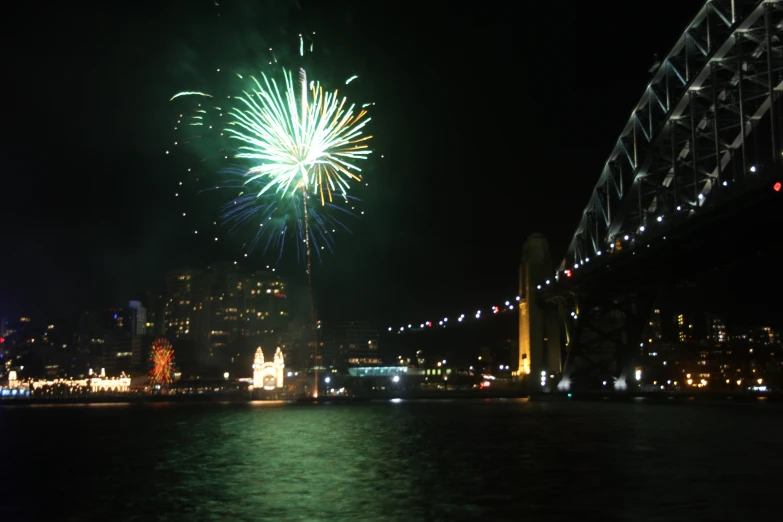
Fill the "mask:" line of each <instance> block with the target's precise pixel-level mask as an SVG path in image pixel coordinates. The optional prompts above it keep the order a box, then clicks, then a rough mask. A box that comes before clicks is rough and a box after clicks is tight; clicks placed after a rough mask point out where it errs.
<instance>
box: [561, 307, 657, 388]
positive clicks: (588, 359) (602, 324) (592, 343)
mask: <svg viewBox="0 0 783 522" xmlns="http://www.w3.org/2000/svg"><path fill="white" fill-rule="evenodd" d="M653 301H654V297H653V295H646V294H620V293H617V294H610V293H596V294H593V295H590V294H588V295H582V296H573V298H572V299H571V300H569V301H566V302H563V303H562V306H561V312H562V318H563V322H564V323H565V327H566V331H567V333H566V337H567V343H566V350H567V356H566V362H565V365H564V369H563V377H562V379H561V381H560V383H559V385H558V388H559V389H560V390H562V391H567V390H570V389H606V390H612V389H613V390H615V391H625V390H627V389H628V388H629V387H630V386H633V384H634V382H635V375H634V374H635V372H634V366H633V360H634V356H635V355H636V354H638V353H639V350H640V343H641V340H642V332H643V330H644V326H645V324H646V321H647V319H648V318H649V316H650V312H651V310H652V305H653Z"/></svg>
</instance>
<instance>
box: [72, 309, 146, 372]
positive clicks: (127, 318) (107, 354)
mask: <svg viewBox="0 0 783 522" xmlns="http://www.w3.org/2000/svg"><path fill="white" fill-rule="evenodd" d="M133 306H134V302H133V301H131V303H130V306H129V307H128V308H108V309H104V310H88V311H86V312H84V313H83V314H82V318H81V321H80V324H79V330H78V332H77V350H78V352H79V353H80V354H81V355H82V356H83V357H84V358H85V360H86V362H87V365H88V366H89V367H90V368H93V369H94V370H95V371H96V372H97V371H101V370H102V369H103V370H105V372H106V373H107V374H108V375H120V374H121V373H122V372H125V373H127V374H130V373H132V372H134V371H135V370H137V369H138V368H137V367H138V361H135V360H134V359H137V358H138V354H139V353H140V352H141V346H142V335H140V334H138V333H137V332H138V331H139V330H138V329H139V325H138V321H137V319H138V318H139V315H140V314H142V312H141V311H140V310H139V309H138V308H134V307H133ZM141 310H142V311H143V307H142V309H141ZM142 315H143V314H142ZM142 326H143V323H142Z"/></svg>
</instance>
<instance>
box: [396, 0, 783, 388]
mask: <svg viewBox="0 0 783 522" xmlns="http://www.w3.org/2000/svg"><path fill="white" fill-rule="evenodd" d="M781 98H783V0H709V1H707V2H705V3H704V5H703V6H702V7H701V9H700V10H699V11H698V13H697V14H696V16H695V17H694V19H693V20H692V21H691V22H690V23H689V24H688V26H687V27H686V28H685V31H684V32H683V33H682V36H681V37H680V38H679V39H678V40H677V42H676V43H675V44H674V47H673V48H672V50H671V52H670V53H669V54H668V55H667V56H666V57H665V58H664V59H662V60H661V61H660V63H659V64H657V69H656V70H655V71H654V73H653V77H652V79H651V81H650V83H649V84H648V85H647V87H646V88H645V90H644V92H643V93H642V96H641V99H640V100H639V103H638V104H637V105H636V106H635V107H634V108H633V110H632V111H631V115H630V117H629V119H628V121H627V123H626V125H625V126H624V128H623V129H622V131H621V132H620V136H619V137H618V139H617V141H616V142H615V145H614V148H613V149H612V151H611V153H610V154H609V157H608V158H607V160H606V162H605V163H604V165H603V166H600V165H596V166H595V173H596V176H597V182H596V184H595V187H594V188H593V190H592V192H591V193H590V194H589V197H588V200H587V205H586V206H585V208H584V210H583V212H582V216H581V220H580V221H579V224H578V226H577V228H576V231H575V232H574V234H573V237H572V239H571V242H570V244H569V246H568V249H567V251H566V253H565V256H564V258H563V260H562V261H561V262H560V264H559V265H558V266H557V267H556V268H555V266H554V264H553V263H552V259H551V255H550V252H549V248H548V244H547V242H546V240H545V239H544V238H543V237H542V236H540V235H536V234H534V235H532V236H531V237H530V238H528V240H527V241H526V243H525V245H524V247H523V255H522V263H521V267H520V278H519V281H520V285H519V294H518V296H517V297H516V299H515V300H514V298H511V301H510V303H509V302H506V303H505V305H506V306H505V307H502V306H501V310H500V311H507V312H508V311H512V310H513V312H514V313H518V314H519V360H518V375H520V376H531V379H532V380H533V381H535V380H536V379H537V377H536V376H538V375H539V373H541V374H549V373H550V372H553V373H558V374H559V375H560V376H561V377H560V381H559V384H558V388H559V389H561V390H569V389H573V388H590V387H592V386H594V385H596V383H602V382H603V381H607V380H610V379H611V382H614V386H615V389H617V390H623V389H625V387H626V386H627V383H628V381H629V379H630V376H631V375H633V373H634V367H633V360H634V356H635V355H636V354H638V353H640V350H639V348H640V344H641V340H642V338H643V337H642V334H643V330H644V326H645V324H647V321H648V318H649V316H650V313H651V311H652V307H653V304H654V303H655V302H656V300H657V299H658V298H659V296H660V294H661V292H662V291H665V289H666V288H667V286H671V285H673V284H675V283H677V282H678V281H682V280H683V279H687V278H690V277H696V276H698V275H699V274H701V273H703V272H704V271H705V269H706V268H708V267H715V266H720V265H721V264H723V263H727V262H729V261H731V260H733V259H736V258H737V257H738V256H739V257H741V256H742V255H743V253H744V252H746V251H747V250H748V245H756V244H764V243H769V242H772V241H775V239H774V237H775V235H776V234H777V235H778V236H779V234H780V232H779V230H780V229H781V227H780V225H783V219H781V218H783V191H781V184H780V183H781V182H782V181H783V168H782V165H783V157H782V156H783V145H782V144H781V134H783V120H781V117H782V116H783V108H782V107H781ZM727 230H730V231H731V233H728V232H727ZM776 230H777V231H776ZM734 231H740V233H734ZM777 241H779V239H778V240H777ZM515 301H516V302H515ZM514 304H516V305H517V306H516V307H514ZM495 308H497V307H495ZM493 311H495V312H497V311H498V310H496V309H493ZM463 317H464V314H463V316H460V317H459V318H458V320H460V321H461V320H462V318H463ZM475 317H476V318H479V317H480V312H479V313H478V314H476V316H475ZM445 319H446V318H444V320H445ZM452 323H453V321H452ZM415 326H418V325H414V326H412V325H408V326H407V328H408V329H414V330H415V329H416V328H415ZM438 326H445V323H444V322H443V321H439V324H432V323H429V322H427V323H426V324H422V325H421V329H427V328H428V327H438ZM392 330H394V331H397V332H398V333H399V332H403V333H404V332H405V331H406V327H405V326H403V327H401V328H399V330H397V328H392V327H390V328H389V331H392Z"/></svg>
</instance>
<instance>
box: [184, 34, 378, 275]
mask: <svg viewBox="0 0 783 522" xmlns="http://www.w3.org/2000/svg"><path fill="white" fill-rule="evenodd" d="M306 50H307V47H305V46H304V40H303V39H301V38H300V55H302V56H303V55H304V54H305V52H306ZM310 50H312V45H311V46H310ZM274 62H275V63H277V59H276V57H275V58H274ZM234 75H235V76H236V77H237V78H238V79H239V80H241V82H242V87H241V89H238V90H237V91H235V92H234V94H233V95H228V96H226V97H224V98H223V97H214V98H215V99H217V98H223V99H224V102H223V103H221V105H224V106H223V107H219V106H214V107H210V106H209V105H210V104H211V103H213V102H211V101H205V102H204V106H202V103H198V105H197V107H195V110H194V112H193V114H192V115H190V116H188V117H185V116H184V115H180V118H179V119H178V120H177V124H178V125H179V124H183V123H184V124H187V125H189V126H192V127H197V128H198V132H200V133H202V132H203V131H205V130H212V131H216V132H217V133H219V135H220V136H222V137H223V138H222V140H224V141H220V142H219V143H218V146H217V148H218V149H219V151H220V153H221V155H222V159H225V160H229V161H233V162H235V163H234V164H233V165H231V166H229V167H223V168H220V169H217V170H218V172H219V173H220V174H221V175H222V177H221V181H220V182H218V183H216V184H214V185H213V186H212V188H211V189H210V190H215V189H218V190H222V189H229V190H230V191H231V192H232V193H233V194H232V197H231V199H230V200H229V201H228V202H227V203H225V204H224V205H223V207H222V217H223V222H224V223H226V224H228V225H230V227H231V231H232V232H237V231H238V230H239V229H241V228H244V227H248V228H249V229H250V230H252V235H251V239H250V240H249V241H248V242H247V243H246V246H247V249H248V251H252V250H253V249H254V248H255V247H257V246H263V249H264V252H266V251H267V250H268V249H269V248H270V247H273V248H277V249H278V251H279V255H278V259H279V256H280V255H282V251H283V247H284V245H285V244H286V238H287V237H288V238H293V239H294V240H295V242H296V243H297V246H302V245H304V246H305V248H306V250H307V258H308V263H309V258H310V255H309V254H310V250H311V248H312V249H314V250H315V252H316V253H319V251H320V250H324V249H326V248H328V249H329V250H332V245H333V242H332V237H331V234H333V233H334V232H336V231H337V229H342V230H348V227H347V226H346V225H345V224H344V223H343V221H342V218H343V217H347V216H354V215H355V213H354V212H353V211H354V210H355V206H354V205H355V201H356V198H354V197H353V196H351V195H350V190H351V189H352V185H354V184H356V183H358V182H361V181H362V177H361V176H362V170H361V168H360V166H359V163H360V162H361V161H362V160H366V159H368V156H369V155H370V154H371V150H370V149H369V147H368V144H367V142H368V140H370V139H371V138H372V136H369V135H365V134H364V130H365V126H366V125H367V123H369V121H370V118H369V117H368V116H367V110H366V109H365V106H366V105H370V104H364V105H362V106H357V105H354V104H350V103H349V102H348V100H347V98H346V97H344V96H341V95H340V94H339V92H338V91H337V90H334V91H329V90H328V89H325V88H324V86H323V85H322V84H321V83H320V82H318V81H308V78H307V72H306V71H305V69H304V68H303V67H302V68H299V71H298V74H297V75H296V76H294V74H293V73H292V72H291V71H290V70H287V69H284V68H283V69H281V71H280V75H279V78H278V79H276V78H275V75H272V74H271V73H270V74H269V75H268V74H266V73H265V72H262V73H261V75H260V76H259V77H255V76H252V75H249V76H243V75H242V74H239V73H237V72H234ZM357 78H358V77H357V76H355V75H354V76H352V77H350V78H349V79H348V80H347V81H346V82H345V83H346V84H348V83H351V82H353V81H355V80H356V79H357ZM278 80H280V81H278ZM183 96H198V97H202V98H203V97H211V98H212V96H211V95H210V94H207V93H203V92H196V91H186V92H181V93H178V94H176V95H174V96H173V97H172V100H173V99H176V98H178V97H183ZM214 113H217V115H218V116H219V118H220V121H219V122H218V123H212V120H211V115H214ZM204 127H206V129H204ZM213 127H217V128H216V129H213ZM202 137H203V135H200V136H197V138H202ZM175 144H176V143H175ZM229 158H230V159H229ZM251 227H252V228H251ZM308 272H309V268H308Z"/></svg>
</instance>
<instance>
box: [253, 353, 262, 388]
mask: <svg viewBox="0 0 783 522" xmlns="http://www.w3.org/2000/svg"><path fill="white" fill-rule="evenodd" d="M263 386H264V352H263V350H261V347H260V346H259V347H258V349H257V350H256V356H255V357H254V358H253V387H254V388H262V387H263Z"/></svg>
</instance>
